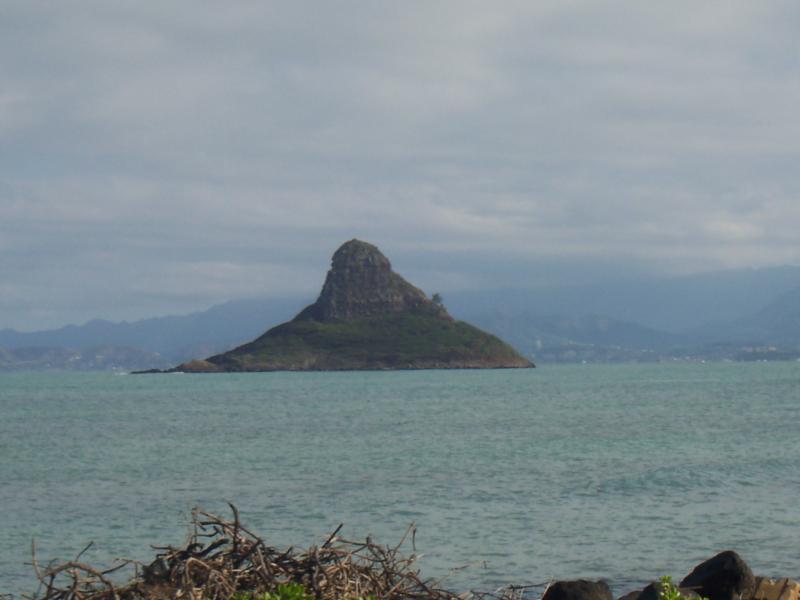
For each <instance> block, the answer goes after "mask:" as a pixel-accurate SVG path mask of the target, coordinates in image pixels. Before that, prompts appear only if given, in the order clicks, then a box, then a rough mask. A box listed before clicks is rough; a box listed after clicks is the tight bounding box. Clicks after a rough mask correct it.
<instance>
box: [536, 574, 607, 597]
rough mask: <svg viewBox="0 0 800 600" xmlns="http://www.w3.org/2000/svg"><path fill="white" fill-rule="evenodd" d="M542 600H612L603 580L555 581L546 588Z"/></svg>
mask: <svg viewBox="0 0 800 600" xmlns="http://www.w3.org/2000/svg"><path fill="white" fill-rule="evenodd" d="M542 600H613V597H612V596H611V589H609V587H608V584H607V583H606V582H605V581H586V580H585V579H579V580H577V581H556V582H555V583H554V584H553V585H551V586H550V587H548V588H547V591H546V592H545V594H544V596H543V597H542Z"/></svg>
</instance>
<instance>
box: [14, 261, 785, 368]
mask: <svg viewBox="0 0 800 600" xmlns="http://www.w3.org/2000/svg"><path fill="white" fill-rule="evenodd" d="M445 299H446V301H447V306H448V309H449V311H450V312H451V313H452V314H454V315H456V316H457V317H459V318H464V319H466V320H469V321H471V322H474V323H475V324H477V325H478V326H480V327H482V328H483V329H485V330H487V331H490V332H492V333H494V334H496V335H499V336H500V337H503V338H505V339H508V340H509V341H510V342H512V343H513V344H514V345H515V346H516V347H517V348H519V349H520V350H521V351H523V352H524V353H525V354H526V355H527V356H532V357H534V358H539V357H546V359H545V362H548V361H561V360H587V361H592V360H601V359H602V360H642V359H649V358H653V357H658V356H660V355H666V356H695V357H704V356H705V357H709V358H730V357H734V358H735V357H738V356H740V355H741V352H742V349H746V348H749V347H757V346H762V347H767V348H769V347H771V346H775V347H776V348H779V349H780V350H781V351H783V350H790V351H791V350H792V349H798V348H800V268H798V267H781V268H771V269H763V270H757V271H753V270H738V271H730V272H722V273H712V274H708V275H707V276H706V277H704V278H701V277H699V276H691V277H682V278H670V279H665V280H657V281H655V282H649V281H633V282H628V283H627V284H620V283H614V282H609V283H608V284H607V285H605V286H602V285H592V286H571V287H559V288H552V289H550V288H548V289H538V290H530V289H514V290H487V291H482V292H451V293H446V294H445ZM305 304H308V299H307V298H302V297H294V298H255V299H246V300H235V301H231V302H226V303H224V304H220V305H216V306H213V307H211V308H209V309H208V310H206V311H202V312H197V313H192V314H188V315H183V316H167V317H158V318H151V319H143V320H140V321H133V322H122V323H112V322H109V321H103V320H93V321H90V322H88V323H86V324H84V325H69V326H66V327H62V328H59V329H54V330H49V331H38V332H32V333H24V332H17V331H14V330H10V329H5V330H0V348H5V349H6V350H14V349H19V348H31V347H37V348H39V349H40V351H41V349H43V348H50V349H64V348H67V349H71V350H72V351H77V352H84V351H85V350H87V349H89V348H97V347H117V348H119V349H125V348H129V349H130V348H136V349H139V350H141V351H143V352H145V353H151V355H152V358H153V359H154V360H153V362H152V364H150V365H149V366H151V367H154V368H162V367H163V366H165V361H166V364H177V363H179V362H184V361H187V360H189V359H191V358H193V357H197V356H210V355H212V354H215V353H219V352H224V351H226V350H229V349H231V348H234V347H235V346H238V345H240V344H242V343H244V342H245V341H247V340H249V339H253V338H254V337H256V336H258V335H259V334H260V333H261V332H263V331H264V330H265V329H267V328H269V327H270V326H273V325H276V324H278V323H281V322H283V321H286V320H288V319H290V318H292V317H293V316H294V315H295V314H296V312H297V307H298V306H303V305H305ZM648 311H649V312H648ZM690 313H694V314H691V315H690V316H689V317H687V315H689V314H690ZM698 322H700V325H697V326H694V324H696V323H698ZM659 324H662V325H671V327H659V326H658V325H659ZM123 355H124V354H123ZM773 355H776V354H773ZM7 356H13V353H11V354H8V353H7ZM601 357H602V358H601ZM156 359H157V360H156ZM539 362H541V360H540V361H539ZM13 364H14V361H13V360H11V359H7V360H6V363H5V367H4V368H6V369H9V368H14V367H13ZM68 364H73V363H68ZM24 365H30V363H29V362H27V363H26V362H24V361H23V362H21V363H20V367H19V368H28V367H26V366H24ZM123 366H125V365H123ZM129 366H130V367H131V368H141V367H143V366H146V365H143V364H142V363H141V362H139V361H138V360H137V361H136V362H135V364H132V365H129Z"/></svg>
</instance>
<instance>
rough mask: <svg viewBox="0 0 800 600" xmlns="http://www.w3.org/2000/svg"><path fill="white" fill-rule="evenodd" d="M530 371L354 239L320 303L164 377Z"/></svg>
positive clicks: (336, 259)
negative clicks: (178, 374) (248, 373)
mask: <svg viewBox="0 0 800 600" xmlns="http://www.w3.org/2000/svg"><path fill="white" fill-rule="evenodd" d="M434 298H435V299H436V300H438V298H437V297H436V296H434ZM533 366H534V365H533V363H532V362H531V361H529V360H528V359H526V358H525V357H523V356H521V355H520V354H519V353H518V352H516V351H515V350H514V349H513V348H511V346H509V345H508V344H506V343H504V342H503V341H501V340H500V339H498V338H497V337H495V336H493V335H490V334H488V333H485V332H483V331H481V330H480V329H478V328H476V327H473V326H472V325H470V324H468V323H464V322H463V321H456V320H455V319H453V318H452V317H451V316H450V315H449V314H448V313H447V310H446V309H445V308H444V306H442V304H441V302H440V301H434V300H432V299H429V298H428V297H427V296H426V295H425V293H424V292H423V291H422V290H420V289H418V288H416V287H414V286H413V285H411V284H410V283H408V282H407V281H406V280H405V279H403V278H402V277H401V276H400V275H398V274H397V273H395V272H394V271H392V266H391V264H390V263H389V260H388V259H387V258H386V257H385V256H384V255H383V254H382V253H381V251H380V250H378V248H377V247H375V246H373V245H372V244H368V243H366V242H362V241H360V240H355V239H354V240H351V241H349V242H346V243H345V244H343V245H342V246H341V247H340V248H339V249H338V250H337V251H336V252H335V253H334V255H333V259H332V263H331V269H330V271H328V275H327V277H326V278H325V284H324V285H323V286H322V292H320V295H319V298H318V299H317V301H316V302H314V304H311V305H310V306H307V307H306V308H305V309H303V310H302V311H300V313H299V314H298V315H297V316H296V317H295V318H294V319H292V320H291V321H289V322H287V323H283V324H281V325H278V326H277V327H273V328H272V329H270V330H269V331H267V332H266V333H265V334H263V335H262V336H261V337H259V338H257V339H255V340H253V341H252V342H249V343H247V344H244V345H243V346H239V347H238V348H235V349H233V350H231V351H229V352H224V353H222V354H217V355H215V356H211V357H210V358H207V359H205V360H193V361H190V362H188V363H184V364H182V365H178V366H177V367H175V368H173V369H170V370H169V371H168V372H185V373H226V372H243V371H345V370H384V369H501V368H528V367H533Z"/></svg>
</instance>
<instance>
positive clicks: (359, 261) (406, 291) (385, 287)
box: [296, 239, 447, 321]
mask: <svg viewBox="0 0 800 600" xmlns="http://www.w3.org/2000/svg"><path fill="white" fill-rule="evenodd" d="M421 308H428V309H430V310H431V311H437V312H440V313H441V314H442V316H443V317H446V315H447V313H446V312H445V311H444V309H442V308H440V307H439V306H437V305H435V304H433V302H431V301H430V300H428V298H427V297H426V296H425V293H424V292H423V291H422V290H420V289H418V288H416V287H414V286H413V285H411V284H410V283H408V282H407V281H406V280H405V279H403V278H402V277H400V275H398V274H397V273H395V272H394V271H392V265H391V263H390V262H389V259H388V258H386V257H385V256H384V255H383V253H382V252H381V251H380V250H378V248H377V247H376V246H373V245H372V244H368V243H366V242H362V241H361V240H356V239H353V240H350V241H349V242H345V243H344V244H342V245H341V246H340V247H339V249H338V250H336V252H335V253H334V254H333V258H332V260H331V269H330V271H328V275H327V277H326V278H325V284H324V285H323V286H322V292H320V295H319V298H318V299H317V301H316V302H315V303H314V304H312V305H311V306H308V307H307V308H306V309H304V310H303V311H302V312H301V313H300V314H299V315H297V317H296V319H315V320H317V321H334V320H348V319H359V318H363V317H372V316H378V315H386V314H391V313H397V312H403V311H407V310H413V309H421Z"/></svg>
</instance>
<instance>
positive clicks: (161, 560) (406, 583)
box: [27, 505, 541, 600]
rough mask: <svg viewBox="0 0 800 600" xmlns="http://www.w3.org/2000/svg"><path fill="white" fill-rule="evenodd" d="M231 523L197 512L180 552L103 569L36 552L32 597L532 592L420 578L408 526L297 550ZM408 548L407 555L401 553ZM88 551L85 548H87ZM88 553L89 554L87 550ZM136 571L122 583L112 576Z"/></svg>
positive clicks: (413, 599)
mask: <svg viewBox="0 0 800 600" xmlns="http://www.w3.org/2000/svg"><path fill="white" fill-rule="evenodd" d="M230 507H231V510H232V512H233V518H232V520H224V519H222V518H220V517H218V516H216V515H213V514H210V513H207V512H204V511H202V510H198V509H195V510H194V511H193V512H192V530H193V533H192V534H191V535H190V536H189V539H188V541H187V542H186V544H185V545H184V546H183V547H181V548H173V547H171V546H166V547H158V546H154V549H155V550H157V551H158V554H157V555H156V558H155V560H153V561H152V562H151V563H150V564H147V565H143V564H141V563H138V562H136V561H123V562H121V563H119V564H117V565H115V566H114V567H113V568H111V569H107V570H98V569H96V568H93V567H92V566H90V565H87V564H85V563H82V562H80V560H79V559H80V556H81V554H83V552H81V554H79V555H78V556H77V557H76V559H75V560H73V561H70V562H67V563H63V564H58V563H50V564H48V565H47V566H42V565H40V564H39V562H38V560H37V558H36V548H35V546H34V547H33V567H34V571H35V573H36V577H37V579H38V580H39V583H40V587H39V591H38V592H37V593H36V594H34V595H33V596H27V598H29V599H30V600H168V599H175V600H177V599H188V600H201V599H202V600H230V599H231V598H234V597H237V600H239V599H241V600H244V599H245V598H251V597H252V598H253V599H254V600H255V599H256V598H257V597H259V596H261V595H263V594H264V593H267V592H269V593H275V592H276V590H277V589H278V586H279V585H281V584H291V583H293V584H300V585H302V586H303V587H304V588H305V590H306V591H307V593H308V594H309V595H311V596H312V597H313V598H314V599H315V600H363V599H367V598H372V599H374V600H466V598H468V597H469V598H471V599H473V600H520V599H521V598H522V596H523V594H524V593H525V592H526V591H527V590H530V589H532V588H536V587H541V586H538V585H537V586H516V587H510V588H505V589H502V590H498V591H497V592H492V593H472V592H470V593H465V594H457V593H455V592H451V591H448V590H446V589H443V588H442V581H444V579H446V578H444V579H442V580H439V581H433V580H423V579H422V578H421V577H420V574H419V570H418V569H417V568H416V566H415V562H416V560H417V558H418V556H417V554H416V548H415V543H414V542H415V540H414V537H415V534H416V528H415V527H414V526H413V525H412V526H410V527H409V528H408V530H407V531H406V533H405V535H404V536H403V538H402V539H401V540H400V542H399V543H398V544H397V545H396V546H392V547H388V546H380V545H378V544H375V543H373V542H372V540H371V539H370V538H367V539H366V540H365V541H363V542H354V541H348V540H345V539H343V538H341V537H339V535H338V534H339V531H340V530H341V528H342V526H341V525H340V526H339V527H338V528H337V529H336V530H335V531H334V532H333V533H332V534H331V535H330V536H329V537H328V539H327V540H326V541H325V543H324V544H322V545H321V546H312V547H311V548H309V549H308V550H307V551H305V552H301V553H296V552H294V550H293V549H292V548H289V549H288V550H282V551H281V550H277V549H276V548H273V547H272V546H268V545H267V544H266V543H264V541H263V540H262V539H261V538H260V537H258V536H257V535H255V534H254V533H253V532H251V531H250V530H248V529H247V528H245V527H244V526H242V524H241V522H240V521H239V512H238V510H237V509H236V507H235V506H233V505H230ZM409 542H410V544H411V548H412V553H411V554H410V555H409V556H407V557H406V556H403V555H401V554H400V550H401V548H402V547H403V546H404V545H406V544H407V543H409ZM87 549H88V546H87ZM85 550H86V549H84V552H85ZM126 566H127V567H131V566H132V567H133V570H134V573H133V576H132V577H130V578H129V580H128V581H127V582H125V583H120V582H119V579H118V576H119V573H118V574H117V576H115V577H114V578H111V577H110V575H111V574H112V573H113V572H114V571H119V570H120V569H122V568H124V567H126Z"/></svg>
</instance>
